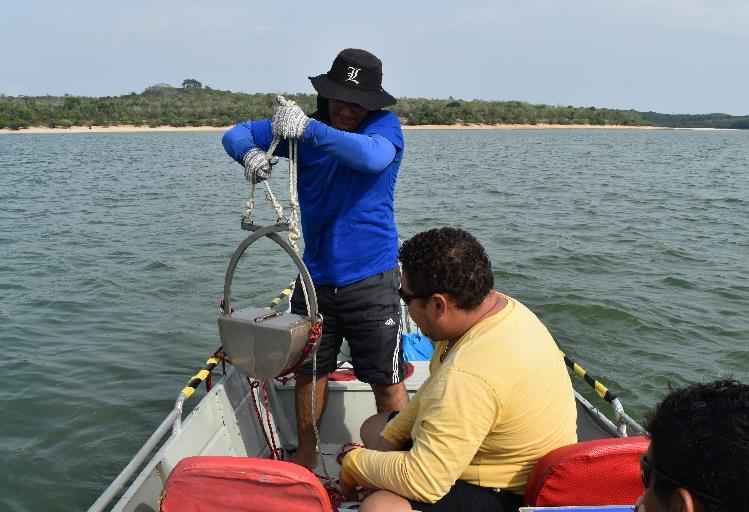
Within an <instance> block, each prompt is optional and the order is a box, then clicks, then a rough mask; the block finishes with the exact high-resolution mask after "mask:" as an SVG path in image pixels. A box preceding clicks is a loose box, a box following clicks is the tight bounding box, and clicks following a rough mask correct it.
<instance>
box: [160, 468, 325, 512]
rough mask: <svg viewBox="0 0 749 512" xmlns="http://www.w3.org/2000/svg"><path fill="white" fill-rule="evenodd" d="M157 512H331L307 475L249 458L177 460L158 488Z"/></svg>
mask: <svg viewBox="0 0 749 512" xmlns="http://www.w3.org/2000/svg"><path fill="white" fill-rule="evenodd" d="M160 510H161V511H162V512H213V511H216V512H218V511H226V510H231V511H233V512H267V511H270V510H294V511H299V512H333V507H332V506H331V504H330V499H329V498H328V493H327V492H326V491H325V488H324V487H323V486H322V484H321V483H320V480H318V479H317V477H316V476H315V475H314V474H313V473H312V472H310V471H309V470H307V469H305V468H303V467H301V466H298V465H296V464H292V463H290V462H282V461H277V460H269V459H256V458H250V457H225V456H199V457H187V458H185V459H182V460H181V461H180V462H179V463H178V464H177V466H176V467H175V468H174V470H172V472H171V474H170V475H169V478H168V479H167V481H166V485H165V486H164V494H163V499H162V501H161V508H160Z"/></svg>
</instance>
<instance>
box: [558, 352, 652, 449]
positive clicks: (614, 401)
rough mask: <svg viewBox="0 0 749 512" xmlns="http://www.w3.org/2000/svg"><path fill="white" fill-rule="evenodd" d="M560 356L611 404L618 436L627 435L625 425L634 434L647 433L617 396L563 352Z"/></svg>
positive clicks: (576, 373) (642, 434)
mask: <svg viewBox="0 0 749 512" xmlns="http://www.w3.org/2000/svg"><path fill="white" fill-rule="evenodd" d="M562 356H563V357H564V363H565V364H566V365H567V367H568V368H569V369H570V370H572V371H573V373H574V374H575V375H577V376H578V377H580V378H581V379H583V380H584V381H585V382H586V383H587V384H588V385H589V386H590V387H591V388H593V390H594V391H595V392H596V394H598V396H600V397H601V398H603V399H604V400H606V401H607V402H608V403H609V404H611V407H612V408H613V409H614V418H615V419H616V430H617V432H618V434H619V437H627V435H628V434H627V427H629V428H630V429H632V431H633V432H635V434H636V435H641V436H644V435H647V431H646V430H645V429H644V428H643V427H642V426H641V425H640V424H639V423H637V422H636V421H635V420H634V419H632V417H631V416H629V415H628V414H627V413H626V412H624V406H623V405H622V402H621V400H619V398H618V397H617V396H616V395H615V394H614V393H612V392H611V390H609V389H608V388H607V387H606V386H605V385H604V384H602V383H601V382H600V381H598V380H597V379H596V378H594V377H593V376H592V375H590V374H589V373H588V372H587V371H586V370H585V368H583V367H582V366H580V365H579V364H577V363H576V362H575V361H573V360H572V359H570V358H569V357H568V356H567V355H566V354H564V353H563V352H562Z"/></svg>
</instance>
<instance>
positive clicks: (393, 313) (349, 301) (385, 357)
mask: <svg viewBox="0 0 749 512" xmlns="http://www.w3.org/2000/svg"><path fill="white" fill-rule="evenodd" d="M399 287H400V270H399V269H398V267H395V268H394V269H392V270H388V271H385V272H383V273H381V274H377V275H374V276H372V277H368V278H366V279H362V280H361V281H357V282H355V283H351V284H350V285H347V286H342V287H340V288H337V287H334V286H325V285H320V286H315V292H316V293H317V302H318V309H319V310H320V313H321V314H322V316H323V329H322V338H321V340H320V348H319V349H318V350H317V374H318V375H325V374H327V373H330V372H332V371H335V370H336V368H337V362H338V361H337V358H338V352H339V351H340V349H341V344H342V343H343V339H344V338H346V341H348V344H349V348H350V349H351V363H352V365H353V367H354V374H355V375H356V378H357V379H359V380H360V381H362V382H367V383H369V384H395V383H398V382H401V381H402V380H403V379H404V378H405V375H406V368H405V363H404V361H403V345H402V344H401V322H400V319H401V315H400V297H399V296H398V288H399ZM291 312H292V313H296V314H301V315H306V314H307V305H306V304H305V302H304V293H303V292H302V285H301V284H300V283H299V278H297V282H296V286H295V287H294V293H293V295H292V296H291ZM299 373H300V374H302V375H312V363H307V364H306V365H304V366H302V368H300V369H299Z"/></svg>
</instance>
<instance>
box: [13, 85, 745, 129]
mask: <svg viewBox="0 0 749 512" xmlns="http://www.w3.org/2000/svg"><path fill="white" fill-rule="evenodd" d="M285 96H286V97H287V98H289V99H293V100H295V101H296V102H297V103H299V105H300V106H301V107H302V108H303V109H304V110H305V112H308V113H311V112H313V111H314V110H315V98H316V97H315V95H312V94H285ZM275 98H276V95H275V93H257V94H246V93H235V92H230V91H219V90H214V89H211V88H210V87H207V86H203V85H202V84H201V83H200V82H198V81H197V80H194V79H187V80H185V81H183V83H182V86H181V87H172V86H170V85H168V84H157V85H154V86H151V87H148V88H147V89H146V90H144V91H143V92H142V93H140V94H138V93H135V92H132V93H130V94H127V95H123V96H106V97H101V98H92V97H87V96H71V95H65V96H4V95H0V129H11V130H20V129H24V128H31V127H47V128H69V127H72V126H103V127H107V126H120V125H134V126H150V127H156V126H175V127H186V126H216V127H219V126H229V125H233V124H236V123H238V122H241V121H244V120H247V119H257V118H263V117H270V116H271V115H272V114H273V110H274V109H275V107H276V100H275ZM390 110H392V111H393V112H395V113H396V114H397V115H398V116H399V117H400V118H401V120H402V122H403V124H404V125H409V126H419V125H472V124H486V125H501V124H529V125H536V124H555V125H597V126H662V127H673V128H736V129H749V116H730V115H727V114H699V115H693V114H661V113H657V112H638V111H635V110H616V109H608V108H596V107H573V106H561V105H556V106H551V105H537V104H530V103H526V102H521V101H484V100H460V99H455V98H452V97H450V98H447V99H424V98H399V99H398V103H397V104H396V105H394V106H393V107H391V108H390Z"/></svg>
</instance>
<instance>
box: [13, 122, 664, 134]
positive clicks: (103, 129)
mask: <svg viewBox="0 0 749 512" xmlns="http://www.w3.org/2000/svg"><path fill="white" fill-rule="evenodd" d="M229 128H231V127H230V126H182V127H177V126H156V127H151V126H132V125H121V126H91V127H89V126H72V127H70V128H47V127H43V126H38V127H32V128H23V129H21V130H10V129H8V128H2V129H0V135H5V134H24V133H31V134H34V133H36V134H39V133H123V132H208V131H213V132H221V131H226V130H228V129H229ZM403 129H404V130H669V129H671V128H660V127H656V126H616V125H605V126H602V125H592V124H573V125H570V124H469V125H433V124H427V125H419V126H407V125H406V126H403Z"/></svg>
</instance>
